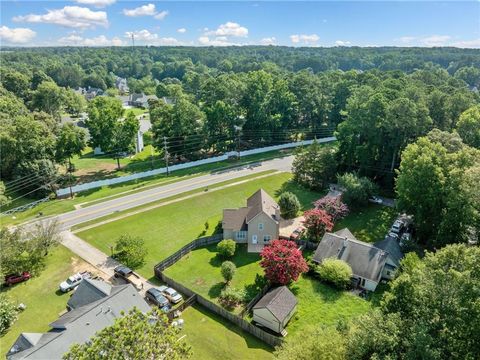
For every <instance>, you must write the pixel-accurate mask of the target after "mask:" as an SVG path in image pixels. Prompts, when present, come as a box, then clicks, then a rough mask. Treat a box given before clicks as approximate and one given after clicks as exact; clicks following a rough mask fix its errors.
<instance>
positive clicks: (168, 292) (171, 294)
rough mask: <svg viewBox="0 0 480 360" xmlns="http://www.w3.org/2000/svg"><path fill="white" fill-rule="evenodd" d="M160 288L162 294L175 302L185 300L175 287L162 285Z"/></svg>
mask: <svg viewBox="0 0 480 360" xmlns="http://www.w3.org/2000/svg"><path fill="white" fill-rule="evenodd" d="M158 290H160V291H161V292H162V294H163V295H165V297H166V298H167V299H168V300H170V301H171V302H172V303H174V304H178V303H179V302H180V301H182V300H183V297H182V295H180V294H179V293H178V292H177V291H176V290H175V289H172V288H170V287H167V286H160V287H159V288H158Z"/></svg>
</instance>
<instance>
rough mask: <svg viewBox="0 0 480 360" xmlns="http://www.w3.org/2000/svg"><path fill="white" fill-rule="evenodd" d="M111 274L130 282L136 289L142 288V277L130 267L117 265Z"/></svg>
mask: <svg viewBox="0 0 480 360" xmlns="http://www.w3.org/2000/svg"><path fill="white" fill-rule="evenodd" d="M113 274H114V276H115V277H116V278H118V277H120V278H122V279H124V280H125V281H126V282H128V283H130V284H132V285H133V286H135V288H136V289H137V290H142V289H143V282H142V279H140V276H138V275H137V274H136V273H134V272H133V270H132V269H130V268H128V267H126V266H124V265H119V266H117V267H116V268H115V269H113Z"/></svg>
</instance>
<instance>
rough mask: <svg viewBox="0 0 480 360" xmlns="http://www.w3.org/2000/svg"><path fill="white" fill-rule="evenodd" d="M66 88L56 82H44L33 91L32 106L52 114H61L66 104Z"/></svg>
mask: <svg viewBox="0 0 480 360" xmlns="http://www.w3.org/2000/svg"><path fill="white" fill-rule="evenodd" d="M64 101H65V98H64V90H62V88H60V87H59V86H58V85H57V84H55V83H54V82H46V81H44V82H42V83H41V84H40V85H38V87H37V90H35V91H34V92H33V96H32V106H33V108H34V109H36V110H39V111H45V112H46V113H48V114H50V115H52V116H56V117H58V116H60V111H61V109H62V106H63V104H64Z"/></svg>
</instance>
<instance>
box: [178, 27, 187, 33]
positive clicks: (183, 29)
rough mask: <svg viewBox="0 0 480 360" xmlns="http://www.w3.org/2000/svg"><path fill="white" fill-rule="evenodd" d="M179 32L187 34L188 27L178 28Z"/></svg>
mask: <svg viewBox="0 0 480 360" xmlns="http://www.w3.org/2000/svg"><path fill="white" fill-rule="evenodd" d="M177 32H178V33H180V34H185V33H186V32H187V29H185V28H180V29H177Z"/></svg>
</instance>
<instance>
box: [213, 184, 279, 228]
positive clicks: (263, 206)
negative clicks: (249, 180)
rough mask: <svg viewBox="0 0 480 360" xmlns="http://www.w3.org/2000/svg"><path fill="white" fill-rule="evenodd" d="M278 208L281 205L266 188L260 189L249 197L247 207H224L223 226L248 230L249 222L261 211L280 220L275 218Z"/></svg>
mask: <svg viewBox="0 0 480 360" xmlns="http://www.w3.org/2000/svg"><path fill="white" fill-rule="evenodd" d="M277 209H279V206H278V204H277V203H276V202H275V200H273V199H272V197H271V196H270V195H268V193H267V192H266V191H265V190H263V189H260V190H258V191H257V192H255V194H253V195H252V196H250V197H249V198H248V199H247V207H241V208H239V209H224V210H223V220H222V227H223V228H224V229H228V230H233V231H239V230H247V223H248V222H249V221H250V220H252V219H253V218H254V217H255V216H257V215H258V214H259V213H261V212H264V213H265V214H267V215H268V216H270V217H271V218H272V219H273V220H274V221H276V222H278V221H279V219H276V218H275V212H276V210H277Z"/></svg>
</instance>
